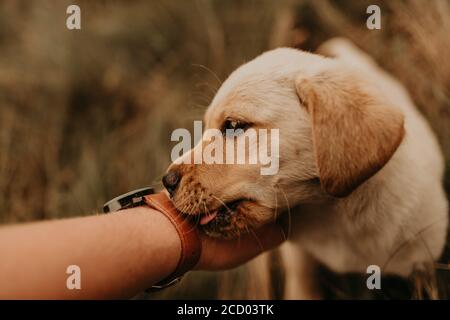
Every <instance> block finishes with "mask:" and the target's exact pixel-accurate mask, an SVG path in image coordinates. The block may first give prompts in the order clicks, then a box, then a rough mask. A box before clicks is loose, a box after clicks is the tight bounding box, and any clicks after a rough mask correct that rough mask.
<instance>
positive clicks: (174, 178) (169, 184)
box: [162, 171, 181, 196]
mask: <svg viewBox="0 0 450 320" xmlns="http://www.w3.org/2000/svg"><path fill="white" fill-rule="evenodd" d="M180 180H181V179H180V174H179V173H177V172H176V171H170V172H168V173H167V174H166V175H165V176H164V177H163V178H162V183H163V185H164V187H166V189H167V191H169V193H170V196H173V193H174V192H175V189H176V188H177V186H178V183H179V182H180Z"/></svg>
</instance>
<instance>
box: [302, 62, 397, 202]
mask: <svg viewBox="0 0 450 320" xmlns="http://www.w3.org/2000/svg"><path fill="white" fill-rule="evenodd" d="M296 90H297V94H298V96H299V98H300V102H301V103H302V104H303V105H304V106H305V107H306V108H307V109H308V111H309V113H310V115H311V121H312V131H313V132H312V133H313V144H314V152H315V157H316V163H317V167H318V171H319V177H320V181H321V184H322V188H323V189H324V190H325V191H326V192H327V193H328V194H330V195H332V196H335V197H345V196H347V195H348V194H350V193H351V192H352V191H353V190H354V189H355V188H357V187H358V186H359V185H360V184H361V183H363V182H364V181H365V180H367V179H369V178H370V177H371V176H373V175H374V174H375V173H376V172H377V171H378V170H380V169H381V168H382V167H383V166H384V165H385V164H386V163H387V162H388V161H389V159H390V158H391V157H392V155H393V154H394V152H395V150H396V149H397V147H398V146H399V144H400V142H401V141H402V138H403V136H404V127H403V114H402V113H401V112H400V111H399V110H398V109H396V108H394V107H392V106H388V105H386V104H384V103H383V102H381V101H380V99H379V98H377V96H376V95H375V94H374V93H371V92H370V91H369V90H368V88H366V87H365V86H364V85H363V84H361V83H360V82H359V81H358V80H357V79H356V78H355V77H354V76H353V75H350V74H348V73H347V74H346V73H345V71H339V70H329V71H328V70H327V71H323V72H322V73H319V74H317V75H315V76H312V77H301V76H300V77H298V78H297V80H296Z"/></svg>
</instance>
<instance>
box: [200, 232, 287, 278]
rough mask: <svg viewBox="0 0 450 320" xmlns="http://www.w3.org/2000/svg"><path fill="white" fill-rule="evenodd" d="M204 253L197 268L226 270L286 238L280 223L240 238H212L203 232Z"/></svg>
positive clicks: (271, 247)
mask: <svg viewBox="0 0 450 320" xmlns="http://www.w3.org/2000/svg"><path fill="white" fill-rule="evenodd" d="M200 238H201V241H202V253H201V255H200V260H199V261H198V263H197V265H196V267H195V269H196V270H210V271H213V270H225V269H231V268H234V267H237V266H239V265H241V264H243V263H245V262H247V261H249V260H251V259H253V258H254V257H256V256H257V255H259V254H261V253H262V252H264V251H266V250H270V249H273V248H275V247H277V246H278V245H280V244H281V243H283V242H284V241H285V240H286V233H285V232H284V230H283V228H282V227H281V226H280V225H278V224H271V225H267V226H263V227H261V228H259V229H257V230H254V231H252V232H250V233H247V234H245V235H243V236H241V237H240V238H238V239H231V240H224V239H216V238H211V237H208V236H207V235H205V234H204V233H201V235H200Z"/></svg>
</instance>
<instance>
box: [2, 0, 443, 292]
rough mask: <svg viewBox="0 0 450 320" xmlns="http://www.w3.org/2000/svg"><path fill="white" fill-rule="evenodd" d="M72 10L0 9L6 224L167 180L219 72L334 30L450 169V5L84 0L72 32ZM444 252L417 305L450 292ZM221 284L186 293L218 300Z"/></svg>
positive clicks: (21, 0) (307, 45)
mask: <svg viewBox="0 0 450 320" xmlns="http://www.w3.org/2000/svg"><path fill="white" fill-rule="evenodd" d="M69 3H70V4H71V3H73V1H58V2H55V1H50V0H43V1H39V2H36V1H33V2H32V1H26V0H18V1H14V0H4V1H2V2H1V3H0V223H12V222H23V221H31V220H39V219H51V218H58V217H67V216H74V215H81V214H92V213H95V212H96V211H97V210H98V209H99V208H101V205H102V204H103V203H104V201H105V200H107V199H109V198H111V197H112V196H115V195H117V194H120V193H122V192H125V191H127V190H129V189H132V188H136V187H140V186H142V185H148V184H156V185H157V184H159V178H160V175H161V173H162V172H163V171H164V169H165V167H166V166H167V165H168V164H169V154H170V149H171V146H172V144H171V142H170V133H171V132H172V130H173V129H175V128H178V127H187V128H191V127H192V120H193V119H200V118H201V115H202V113H203V110H204V107H205V106H206V105H208V103H209V101H210V99H211V97H212V96H213V95H214V92H215V90H216V88H217V87H218V85H219V82H218V80H217V78H219V79H220V80H223V79H224V78H225V77H226V75H227V74H228V73H229V72H230V71H231V70H233V69H234V68H235V67H236V66H238V65H239V64H241V63H243V62H245V61H247V60H249V59H251V58H253V57H254V56H256V55H258V54H259V53H261V52H262V51H265V50H268V49H270V48H273V47H276V46H280V45H291V46H296V47H299V48H303V49H308V50H314V49H315V47H317V46H318V45H319V44H320V43H321V42H322V41H324V40H326V39H327V38H329V37H332V36H345V37H348V38H350V39H352V40H353V41H354V42H356V43H357V44H358V45H359V46H361V47H362V48H364V49H365V50H367V51H369V52H370V53H371V54H372V55H373V56H374V57H375V58H376V59H377V60H378V61H379V62H380V64H382V65H383V66H384V67H385V68H387V69H388V70H389V71H390V72H392V73H393V74H395V75H396V76H397V77H398V78H399V79H401V80H402V81H403V83H405V85H406V86H407V87H408V89H409V90H410V92H411V93H412V95H413V97H414V100H415V101H416V103H417V105H418V106H419V108H420V109H421V111H422V112H423V113H424V114H425V115H426V117H427V118H428V119H429V120H430V122H431V124H432V126H433V128H434V129H435V131H436V133H437V134H438V136H439V138H440V142H441V144H442V146H443V150H444V151H445V155H446V159H447V167H449V163H450V131H449V130H450V93H449V88H450V59H448V57H449V56H450V37H449V36H448V33H449V31H450V8H449V7H450V4H449V2H448V1H445V0H434V1H425V0H411V1H389V2H388V1H375V2H374V1H358V2H355V1H342V0H341V1H334V2H331V1H321V0H318V1H317V0H316V1H293V0H292V1H289V0H286V1H276V2H275V1H270V0H264V1H256V0H246V1H237V0H233V1H218V0H215V1H207V0H204V1H192V2H186V1H164V2H150V1H143V0H135V1H126V0H120V1H119V0H117V1H108V2H107V1H87V0H84V1H77V3H78V4H80V6H81V8H82V28H83V29H82V31H81V32H80V31H68V30H67V29H66V28H65V18H66V15H65V8H66V7H67V5H68V4H69ZM369 3H370V4H374V3H378V4H379V5H380V7H381V8H382V12H383V27H382V30H381V31H369V30H367V29H366V28H365V18H366V14H365V8H366V7H367V5H368V4H369ZM209 69H211V70H213V72H211V71H209ZM447 172H449V170H447ZM446 185H447V190H450V176H449V175H448V174H447V179H446ZM449 251H450V250H447V254H446V256H445V257H444V259H443V260H442V262H441V264H440V265H437V268H436V271H435V273H436V275H437V276H434V277H432V278H433V279H435V280H434V281H431V282H430V281H428V282H426V281H422V283H425V282H426V283H432V284H431V285H430V284H426V285H421V287H422V288H425V293H423V291H420V290H419V291H417V292H418V293H417V292H416V294H415V296H416V297H419V298H423V297H435V296H436V295H435V294H439V296H440V297H444V296H446V294H447V293H450V288H449V283H450V281H449V279H448V274H449V271H448V257H449ZM242 274H245V273H242ZM419 279H422V280H423V279H425V278H424V277H420V278H419ZM214 280H215V278H214V277H213V275H211V274H204V275H203V276H202V277H200V280H198V278H197V279H196V281H195V283H196V286H193V287H189V288H187V289H186V288H183V289H182V290H184V291H182V292H181V293H178V296H184V297H186V296H188V297H212V296H214V290H215V288H216V285H215V281H214ZM419 282H420V281H419ZM204 286H205V287H204ZM427 288H428V289H427ZM166 294H172V292H171V291H169V292H168V293H166ZM411 295H412V293H411Z"/></svg>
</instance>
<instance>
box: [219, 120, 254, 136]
mask: <svg viewBox="0 0 450 320" xmlns="http://www.w3.org/2000/svg"><path fill="white" fill-rule="evenodd" d="M248 127H249V124H248V123H246V122H244V121H241V120H235V119H227V120H225V122H224V124H223V128H222V131H223V132H224V133H227V130H228V132H230V131H236V130H239V129H241V130H245V129H247V128H248Z"/></svg>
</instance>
